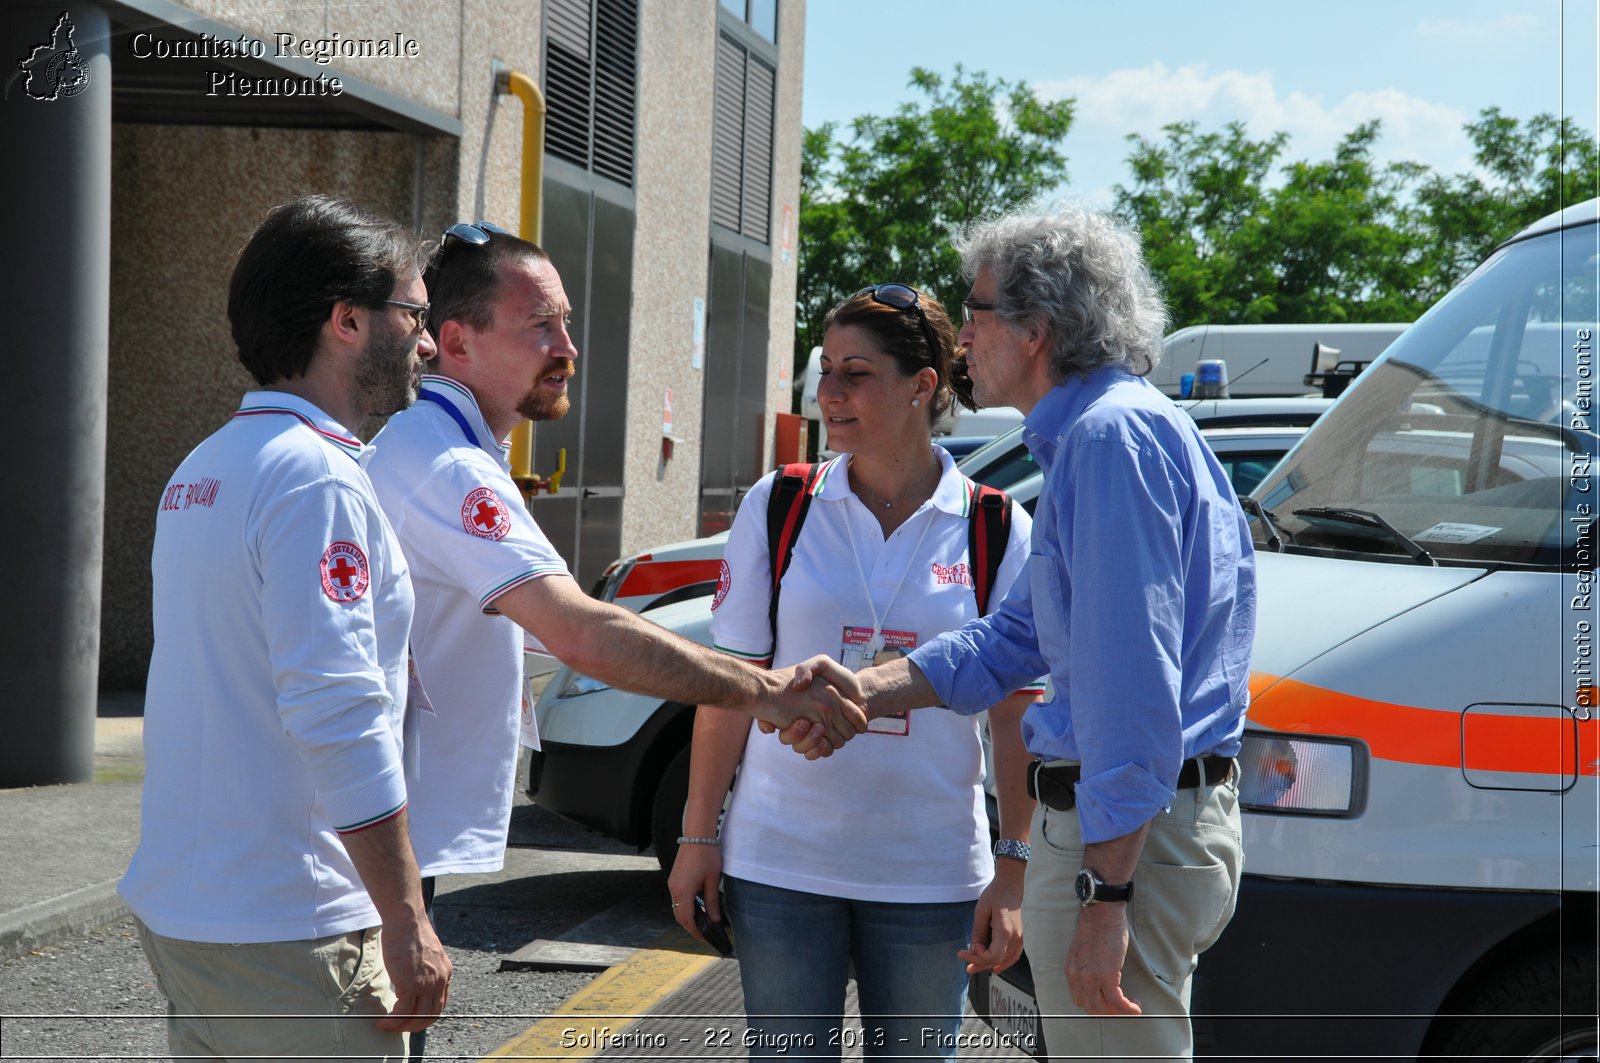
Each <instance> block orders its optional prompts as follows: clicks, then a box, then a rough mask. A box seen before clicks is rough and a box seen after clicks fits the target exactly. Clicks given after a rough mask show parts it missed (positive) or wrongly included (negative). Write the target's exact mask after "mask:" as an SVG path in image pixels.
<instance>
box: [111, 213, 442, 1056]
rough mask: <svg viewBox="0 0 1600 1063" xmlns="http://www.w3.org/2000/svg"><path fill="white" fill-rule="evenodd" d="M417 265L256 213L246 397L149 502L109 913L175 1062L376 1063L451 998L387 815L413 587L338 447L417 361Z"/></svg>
mask: <svg viewBox="0 0 1600 1063" xmlns="http://www.w3.org/2000/svg"><path fill="white" fill-rule="evenodd" d="M422 264H423V254H422V249H421V247H420V245H419V243H418V241H417V240H416V238H415V237H414V236H412V235H411V234H410V233H408V232H407V231H406V230H405V229H403V228H402V227H400V226H399V225H397V224H395V223H394V222H391V221H389V220H387V219H385V218H381V217H379V216H377V215H375V214H372V213H370V212H368V211H365V210H363V209H361V208H359V207H357V206H355V205H354V204H352V203H350V202H348V201H345V200H341V199H332V198H328V197H322V196H312V197H307V198H304V199H298V200H295V201H293V202H290V203H286V204H283V205H282V206H279V207H277V208H275V209H274V210H273V211H271V213H269V214H268V215H267V218H266V220H265V221H264V222H262V224H261V226H260V228H258V229H257V230H256V232H255V234H254V235H253V236H252V237H251V238H250V240H249V242H248V243H247V244H246V245H245V247H244V249H243V250H242V251H241V252H240V254H239V259H238V262H237V264H236V265H235V267H234V271H233V276H232V280H231V281H230V285H229V291H228V318H229V321H230V322H231V324H232V330H233V338H234V342H235V343H236V344H237V346H238V351H239V360H240V361H241V362H242V363H243V364H244V366H245V368H246V369H248V370H249V372H250V375H251V376H253V377H254V378H255V380H256V382H257V384H258V385H259V388H258V389H257V390H254V391H251V392H249V393H248V394H246V395H245V397H244V401H243V402H242V403H241V405H240V407H239V410H238V412H237V413H235V414H234V416H233V418H232V419H231V420H230V421H229V422H228V423H227V424H225V425H223V426H222V427H221V428H220V429H218V430H217V431H216V432H215V433H213V434H212V435H211V436H210V437H209V438H208V439H206V440H205V441H204V442H202V443H201V444H200V445H199V446H198V447H196V448H195V449H194V451H193V452H192V453H190V454H189V456H188V457H187V458H185V459H184V461H183V463H182V464H181V465H180V466H179V467H178V470H177V472H175V473H174V474H173V476H172V479H171V480H170V481H169V482H168V483H167V485H166V488H165V490H164V491H163V492H162V494H161V497H160V499H159V501H158V502H157V514H156V535H155V550H154V556H153V559H152V562H151V570H152V575H153V577H154V612H155V648H154V651H153V652H152V654H151V659H150V678H149V685H148V688H147V691H146V696H145V716H144V746H145V780H144V805H143V822H142V828H141V835H140V839H139V848H138V851H137V852H136V853H135V854H134V857H133V862H132V864H131V866H130V867H129V868H128V873H127V875H126V876H125V877H124V878H123V880H122V884H121V886H120V889H119V892H120V893H121V895H122V898H123V900H124V901H126V902H127V904H128V907H129V908H131V909H132V910H133V913H134V915H135V916H136V917H137V921H138V929H139V935H140V940H141V942H142V944H143V946H144V950H145V954H146V956H147V957H148V958H149V961H150V966H151V969H152V970H153V971H154V973H155V976H156V981H157V983H158V984H159V985H160V987H161V991H162V992H163V993H164V994H165V995H166V997H167V999H168V1005H167V1036H168V1041H169V1044H170V1046H171V1051H172V1055H173V1056H175V1057H178V1058H187V1057H191V1056H193V1057H203V1058H243V1057H247V1056H251V1057H253V1056H263V1057H264V1056H272V1057H275V1058H287V1057H295V1058H307V1059H324V1058H331V1057H337V1056H348V1055H359V1056H368V1057H388V1058H395V1057H399V1056H402V1055H403V1054H404V1053H405V1050H406V1034H407V1033H414V1032H418V1031H420V1030H422V1029H423V1028H424V1027H426V1026H427V1025H429V1024H430V1023H431V1022H433V1021H434V1020H435V1019H436V1018H437V1017H438V1015H439V1013H440V1011H441V1010H442V1009H443V1007H444V1005H445V1001H446V999H447V997H448V995H449V984H450V971H451V966H450V960H449V958H448V957H447V956H446V955H445V952H444V949H443V948H442V947H441V946H440V944H439V939H438V937H437V936H436V935H435V933H434V930H433V926H432V924H431V923H430V921H429V920H428V918H427V915H426V913H425V909H424V903H423V899H422V884H421V880H420V877H419V875H418V872H417V864H416V860H415V858H414V856H413V853H412V849H411V843H410V834H409V826H410V825H409V823H408V820H407V814H406V782H405V770H404V766H403V760H402V757H403V755H404V743H403V741H402V729H403V716H404V714H405V710H406V686H405V683H406V645H407V642H408V639H409V635H410V630H411V619H412V603H413V597H412V587H411V578H410V575H409V572H408V570H407V567H406V562H405V558H404V556H403V555H402V554H401V551H400V547H399V544H398V543H397V542H396V541H395V538H394V534H393V532H392V531H391V530H390V527H389V523H388V521H387V520H386V519H385V518H384V515H383V512H382V510H381V509H380V508H379V505H378V499H377V496H376V495H375V494H374V492H373V489H372V483H371V481H370V480H368V478H367V474H366V472H365V471H364V470H363V465H364V463H365V462H366V460H367V459H368V457H369V456H370V454H371V449H370V448H368V447H366V446H363V444H362V443H361V441H360V440H359V439H358V438H356V436H355V433H354V426H356V425H358V424H360V422H361V421H362V419H363V418H365V417H367V416H369V415H372V414H377V413H387V412H391V411H394V410H397V409H400V408H401V407H404V406H405V405H406V404H407V403H408V402H409V401H410V399H411V397H412V396H413V395H414V394H415V386H416V381H417V380H418V379H419V374H420V372H421V366H422V356H425V355H431V354H432V353H433V339H432V337H431V336H429V335H428V334H427V333H426V332H425V331H424V326H425V324H426V320H427V314H428V305H427V292H426V289H425V288H424V287H423V283H422V277H421V266H422Z"/></svg>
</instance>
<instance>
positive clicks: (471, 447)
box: [368, 375, 568, 875]
mask: <svg viewBox="0 0 1600 1063" xmlns="http://www.w3.org/2000/svg"><path fill="white" fill-rule="evenodd" d="M373 442H374V447H375V449H376V450H377V454H376V456H375V457H374V458H373V460H372V462H371V465H370V466H369V469H368V471H369V472H370V473H371V475H372V480H373V483H374V485H376V487H377V491H378V498H379V500H380V501H381V502H382V504H383V508H384V510H385V511H386V512H387V513H388V515H389V519H390V521H392V522H393V524H394V528H395V534H396V535H398V536H399V539H400V544H401V547H402V548H403V549H404V550H405V553H406V557H407V559H408V560H409V561H410V564H411V573H412V579H413V581H414V582H415V585H416V594H417V617H416V622H415V624H414V626H413V628H412V634H411V650H412V658H413V663H414V666H415V669H416V680H417V682H418V683H419V684H420V688H421V691H422V692H423V695H424V697H425V701H424V700H423V698H416V699H414V700H416V701H418V702H420V704H418V705H417V706H416V707H415V709H414V716H415V718H416V723H417V731H416V733H417V736H418V749H417V756H416V758H415V764H416V768H415V775H414V777H412V778H411V779H410V780H409V781H410V792H411V805H410V810H409V814H410V819H411V842H412V846H413V847H414V848H415V849H416V852H417V862H418V864H419V865H420V866H421V868H422V872H423V874H425V875H442V874H451V873H460V872H479V871H495V870H498V869H499V868H500V867H501V865H502V863H503V862H504V859H505V846H506V832H507V829H508V827H509V825H510V821H511V799H512V793H513V789H514V786H515V775H516V764H517V748H518V746H517V739H518V731H519V729H520V725H521V716H522V712H521V710H522V700H523V682H522V646H523V632H522V629H521V628H520V627H518V626H517V625H516V624H515V623H513V622H512V621H511V620H510V619H509V618H507V617H503V616H501V615H499V613H498V611H496V609H495V607H494V602H495V599H496V598H498V597H499V596H500V595H502V594H505V593H506V592H507V591H509V590H511V589H512V588H513V587H517V586H520V585H521V584H523V583H526V582H528V581H529V580H535V579H540V578H542V577H544V576H550V575H557V574H559V575H566V574H567V573H568V569H567V563H566V561H565V560H563V559H562V557H561V555H560V554H558V553H557V552H556V550H555V548H554V547H553V546H551V545H550V540H548V539H547V538H545V535H544V533H543V532H541V531H540V530H539V526H538V525H537V524H535V523H534V521H533V517H532V516H530V515H529V513H528V508H527V506H526V505H524V504H523V501H522V495H521V493H520V492H519V491H518V490H517V486H516V484H515V483H514V482H513V481H512V479H511V466H510V463H509V462H508V461H507V459H506V453H505V448H504V447H502V446H501V444H500V441H499V440H497V439H495V438H494V436H493V435H492V434H491V433H490V431H489V427H488V425H487V424H486V423H485V422H484V420H483V414H482V413H481V412H480V411H479V409H478V404H477V401H476V400H475V399H474V398H473V396H472V393H471V392H470V391H468V390H467V389H466V388H464V387H462V386H461V385H460V384H458V383H456V382H455V381H454V380H451V379H450V378H448V377H443V376H431V375H430V376H425V377H423V382H422V394H421V397H420V398H419V399H418V400H417V402H416V404H415V405H413V406H412V407H411V408H410V409H409V410H405V411H404V412H402V413H398V414H395V415H394V416H393V417H391V418H390V419H389V423H388V425H387V426H385V428H384V429H383V431H382V432H380V433H379V434H378V438H377V439H376V440H374V441H373ZM410 762H411V758H408V763H410Z"/></svg>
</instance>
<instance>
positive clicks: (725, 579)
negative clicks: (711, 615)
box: [711, 561, 733, 612]
mask: <svg viewBox="0 0 1600 1063" xmlns="http://www.w3.org/2000/svg"><path fill="white" fill-rule="evenodd" d="M721 565H722V567H721V568H719V569H718V570H717V594H716V597H714V598H712V599H711V611H712V612H716V611H717V606H719V605H721V604H722V599H724V598H726V597H727V596H728V588H729V587H731V586H733V569H731V568H729V567H728V562H726V561H723V562H721Z"/></svg>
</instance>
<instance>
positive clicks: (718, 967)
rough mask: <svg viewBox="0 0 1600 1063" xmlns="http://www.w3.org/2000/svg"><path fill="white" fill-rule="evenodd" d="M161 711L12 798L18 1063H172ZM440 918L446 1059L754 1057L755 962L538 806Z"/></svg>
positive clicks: (446, 901) (11, 986)
mask: <svg viewBox="0 0 1600 1063" xmlns="http://www.w3.org/2000/svg"><path fill="white" fill-rule="evenodd" d="M142 711H143V705H142V703H141V701H140V699H139V698H138V696H136V695H134V696H128V695H122V696H118V695H111V696H107V697H105V698H103V699H102V702H101V706H100V713H99V716H98V718H97V720H96V727H95V761H94V763H95V767H94V779H93V781H92V782H86V783H77V784H72V785H65V786H41V787H27V788H18V789H0V854H3V859H0V1058H5V1059H13V1058H53V1059H63V1058H78V1059H95V1058H106V1057H108V1056H115V1057H117V1058H123V1059H156V1058H162V1055H161V1054H162V1052H163V1050H164V1047H165V1033H164V1021H163V1018H162V1012H163V1010H164V1004H165V1002H164V1001H163V1000H162V999H161V997H160V994H159V992H158V991H157V990H156V988H155V985H154V981H153V979H151V978H150V976H149V970H148V967H147V966H146V965H145V964H144V962H143V955H142V953H141V952H140V951H139V946H138V942H137V939H136V937H135V936H134V934H133V928H132V923H131V921H129V920H128V917H129V912H128V910H127V908H126V907H125V906H124V905H123V904H122V903H121V901H120V900H118V898H117V895H116V884H117V881H118V879H119V878H120V877H121V875H122V873H123V871H124V870H125V869H126V868H127V865H128V860H129V858H130V857H131V856H132V855H133V850H134V847H135V846H136V844H137V842H138V837H139V801H140V789H141V785H142V781H143V777H144V755H143V722H144V721H143V716H142ZM435 908H436V913H437V914H436V922H437V923H438V924H439V934H440V937H441V939H442V940H443V941H444V943H445V945H446V947H447V948H449V949H450V951H451V956H452V959H453V960H454V962H455V964H456V975H455V978H454V979H453V983H452V994H451V1005H450V1009H449V1012H448V1013H447V1016H446V1018H445V1019H444V1020H442V1021H441V1022H440V1023H439V1024H438V1025H437V1026H436V1027H435V1028H434V1031H433V1033H432V1034H431V1035H430V1039H429V1056H430V1057H431V1058H435V1059H458V1060H474V1059H483V1058H485V1057H491V1056H492V1057H494V1058H501V1059H504V1058H511V1059H516V1058H545V1059H567V1060H576V1059H586V1058H587V1059H602V1060H622V1059H638V1058H650V1059H705V1058H712V1057H742V1056H743V1055H744V1054H745V1047H746V1046H745V1045H744V1044H743V1038H744V1023H743V1002H742V997H741V994H740V993H739V988H738V967H737V963H736V961H733V960H720V961H719V960H717V958H716V957H715V956H714V955H712V954H711V952H710V950H709V949H708V948H707V947H706V946H704V945H702V944H700V943H699V942H696V941H694V940H693V939H691V938H690V937H689V936H688V935H687V934H685V933H684V932H683V931H682V930H681V929H679V928H678V927H677V925H676V924H675V923H674V922H673V921H672V919H671V915H670V910H669V907H668V904H667V896H666V891H665V884H664V882H663V881H662V878H661V875H660V873H659V871H658V870H656V868H655V860H654V858H653V857H650V856H648V855H643V856H641V855H638V854H635V853H634V852H633V851H632V850H631V849H630V848H628V847H626V846H622V845H620V844H618V843H615V842H612V841H609V840H608V839H604V838H602V837H600V836H599V835H597V834H595V833H594V832H592V831H586V830H584V829H583V828H579V827H576V826H574V825H572V824H569V823H566V822H565V821H562V820H560V819H558V817H555V816H553V815H551V814H550V813H548V812H545V811H544V810H543V809H540V808H538V807H536V806H533V805H530V804H528V803H527V802H526V800H525V799H524V798H521V797H519V800H518V807H517V808H516V809H515V810H514V811H513V816H512V826H511V839H510V848H509V849H508V851H507V854H506V867H505V869H504V870H503V871H501V872H497V873H495V874H492V875H459V876H448V877H446V878H445V879H443V880H442V881H441V885H440V893H439V896H438V899H437V900H436V903H435ZM854 997H855V993H854V986H852V987H851V989H850V992H849V994H848V1004H847V1006H848V1008H849V1013H850V1018H848V1019H847V1022H846V1026H847V1027H849V1026H850V1025H851V1024H852V1023H853V1021H854V1016H855V1008H854ZM843 1032H848V1030H845V1031H843ZM962 1032H963V1037H964V1038H965V1039H966V1041H965V1042H964V1045H963V1051H962V1052H961V1055H962V1057H963V1058H974V1057H981V1058H1011V1059H1020V1058H1023V1057H1022V1056H1021V1055H1020V1054H1019V1053H1016V1052H1015V1051H1014V1050H1012V1049H1010V1048H1009V1046H1004V1045H1000V1044H996V1043H994V1035H993V1031H990V1030H988V1028H987V1027H985V1026H983V1025H981V1023H980V1022H979V1021H978V1020H977V1019H976V1018H974V1017H973V1016H972V1015H971V1013H970V1011H969V1013H968V1017H967V1022H966V1024H965V1026H964V1027H963V1031H962ZM843 1047H844V1048H845V1052H844V1058H845V1059H846V1060H853V1059H860V1058H861V1050H860V1047H859V1044H853V1043H850V1041H849V1040H848V1039H846V1040H845V1043H844V1046H843ZM804 1054H805V1053H803V1052H799V1053H796V1055H797V1056H803V1055H804Z"/></svg>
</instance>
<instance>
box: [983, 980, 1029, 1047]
mask: <svg viewBox="0 0 1600 1063" xmlns="http://www.w3.org/2000/svg"><path fill="white" fill-rule="evenodd" d="M989 1025H991V1026H993V1027H994V1028H995V1032H996V1033H998V1034H1000V1035H1001V1036H1003V1037H1004V1038H1006V1040H1008V1041H1009V1042H1010V1043H1011V1044H1013V1045H1015V1046H1016V1047H1017V1048H1019V1049H1021V1050H1022V1051H1024V1052H1027V1053H1028V1054H1029V1055H1034V1054H1037V1053H1038V1052H1039V1046H1040V1045H1041V1044H1042V1041H1041V1039H1040V1037H1039V1002H1038V1001H1036V1000H1034V999H1033V997H1031V996H1029V995H1028V994H1027V993H1024V992H1023V991H1022V990H1020V989H1018V988H1017V987H1016V986H1014V985H1012V984H1011V983H1010V982H1008V981H1006V980H1005V979H1004V978H1001V977H1000V976H999V975H997V974H991V975H990V976H989Z"/></svg>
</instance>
